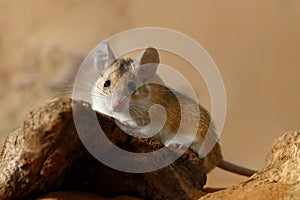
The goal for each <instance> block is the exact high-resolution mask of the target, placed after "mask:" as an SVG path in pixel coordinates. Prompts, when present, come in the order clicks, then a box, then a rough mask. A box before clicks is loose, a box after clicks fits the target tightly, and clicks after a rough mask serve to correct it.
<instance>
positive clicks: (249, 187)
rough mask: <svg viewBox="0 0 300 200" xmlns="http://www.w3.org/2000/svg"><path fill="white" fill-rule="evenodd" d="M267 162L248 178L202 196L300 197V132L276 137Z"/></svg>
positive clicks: (222, 197) (268, 199)
mask: <svg viewBox="0 0 300 200" xmlns="http://www.w3.org/2000/svg"><path fill="white" fill-rule="evenodd" d="M267 161H268V164H267V166H266V167H265V168H264V169H263V170H261V171H259V172H258V173H256V174H254V175H253V176H252V177H250V178H249V179H248V180H247V181H245V182H243V183H240V184H238V185H237V186H234V187H231V188H228V189H225V190H222V191H219V192H215V193H212V194H208V195H206V196H204V197H202V198H200V199H201V200H208V199H224V200H226V199H228V200H232V199H237V200H238V199H241V200H242V199H246V200H247V199H249V200H250V199H257V200H260V199H266V200H277V199H278V200H279V199H300V133H298V132H290V133H286V134H284V135H283V136H281V137H279V138H278V139H276V140H275V142H274V145H273V148H272V149H271V151H270V153H269V154H268V156H267Z"/></svg>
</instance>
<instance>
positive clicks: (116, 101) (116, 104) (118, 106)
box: [110, 96, 123, 112]
mask: <svg viewBox="0 0 300 200" xmlns="http://www.w3.org/2000/svg"><path fill="white" fill-rule="evenodd" d="M110 103H111V110H112V111H113V112H121V111H122V108H123V102H122V100H121V99H120V98H118V97H116V96H113V97H112V98H111V102H110Z"/></svg>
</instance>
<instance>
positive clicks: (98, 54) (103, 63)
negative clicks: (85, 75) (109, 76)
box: [94, 41, 116, 74]
mask: <svg viewBox="0 0 300 200" xmlns="http://www.w3.org/2000/svg"><path fill="white" fill-rule="evenodd" d="M115 60H116V58H115V56H114V53H113V51H112V50H111V48H110V46H109V43H108V42H107V41H104V42H102V43H101V44H100V45H98V46H97V47H96V49H95V52H94V69H95V70H96V71H97V72H99V73H100V74H102V73H103V72H104V71H105V70H106V69H107V68H108V67H109V66H110V64H111V63H113V62H114V61H115Z"/></svg>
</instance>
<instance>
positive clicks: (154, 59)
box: [133, 47, 159, 81]
mask: <svg viewBox="0 0 300 200" xmlns="http://www.w3.org/2000/svg"><path fill="white" fill-rule="evenodd" d="M158 64H159V54H158V51H157V50H156V49H155V48H153V47H148V48H147V49H145V50H144V51H143V53H142V54H141V55H140V57H139V58H138V59H136V60H135V61H134V63H133V66H134V68H135V71H136V75H137V77H138V78H140V79H141V80H142V81H147V80H149V79H150V78H152V77H153V76H154V75H155V73H156V70H157V66H158Z"/></svg>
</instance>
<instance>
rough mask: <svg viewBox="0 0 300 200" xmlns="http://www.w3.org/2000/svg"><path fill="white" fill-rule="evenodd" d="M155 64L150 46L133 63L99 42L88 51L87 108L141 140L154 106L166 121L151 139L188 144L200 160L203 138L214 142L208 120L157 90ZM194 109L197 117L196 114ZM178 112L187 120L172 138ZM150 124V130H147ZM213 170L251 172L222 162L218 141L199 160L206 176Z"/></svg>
mask: <svg viewBox="0 0 300 200" xmlns="http://www.w3.org/2000/svg"><path fill="white" fill-rule="evenodd" d="M159 62H160V58H159V53H158V51H157V50H156V49H155V48H153V47H148V48H146V49H145V50H144V51H143V52H142V54H141V55H140V56H139V57H138V58H137V59H136V60H133V59H131V58H127V59H125V58H115V56H114V53H113V51H112V49H111V47H110V45H109V43H108V42H106V41H105V42H103V43H101V44H100V45H99V46H98V47H96V49H95V52H94V67H95V69H96V70H97V71H98V73H99V78H98V80H97V81H96V82H95V84H94V86H93V89H92V92H91V100H92V108H93V110H95V111H97V112H100V113H103V114H106V115H109V116H112V117H114V118H115V119H117V120H118V121H119V122H121V123H122V124H124V125H128V126H129V127H130V128H132V129H136V128H139V129H138V130H139V132H140V133H141V134H143V135H145V136H149V135H150V136H151V134H152V132H153V129H155V123H151V119H150V116H149V110H150V108H151V106H153V105H156V104H159V105H161V106H162V107H163V108H164V109H165V115H166V119H167V120H166V121H165V124H164V125H163V127H162V128H161V130H160V131H159V133H157V134H155V135H154V136H153V137H154V138H156V139H158V140H160V141H161V142H162V143H163V144H164V145H165V146H170V145H179V146H185V145H190V146H189V148H190V149H191V150H193V151H194V152H196V153H197V154H198V155H199V156H201V155H200V148H201V144H202V142H203V141H204V138H205V136H206V134H211V136H212V137H215V138H216V140H217V137H216V133H214V131H211V130H213V129H209V125H210V121H211V116H210V114H209V112H208V111H207V110H206V109H205V108H204V107H203V106H201V105H199V104H198V103H196V102H195V101H193V100H192V99H191V98H189V97H187V96H185V95H184V94H181V93H180V92H177V91H174V90H170V89H169V88H167V87H166V86H164V85H163V81H162V80H161V79H160V77H159V76H158V75H157V74H156V72H157V68H158V64H159ZM153 82H155V83H153ZM156 83H161V84H156ZM178 98H179V99H178ZM126 106H127V109H126ZM197 110H199V111H200V112H196V111H197ZM128 111H129V112H128ZM182 112H183V113H188V115H189V119H188V120H187V124H186V126H184V131H183V132H182V133H181V136H180V137H174V136H175V135H176V134H177V131H178V127H179V124H180V120H181V114H182ZM199 113H200V116H199ZM154 114H155V112H154ZM160 115H161V113H158V114H157V115H156V116H155V118H156V119H157V120H158V121H161V120H162V119H160ZM150 123H151V124H152V127H149V126H147V125H149V124H150ZM195 123H196V124H198V126H197V130H196V135H190V133H191V132H193V130H189V129H190V128H189V127H193V125H194V124H195ZM140 127H145V128H140ZM209 130H210V131H209ZM174 138H175V139H174ZM216 166H217V167H219V168H222V169H224V170H227V171H230V172H233V173H236V174H240V175H244V176H251V175H252V174H253V173H255V171H254V170H250V169H247V168H244V167H240V166H237V165H235V164H232V163H230V162H227V161H225V160H223V157H222V154H221V148H220V144H219V143H218V142H216V144H215V145H214V147H213V148H212V150H211V151H210V152H209V153H208V154H207V155H206V156H205V157H204V169H205V172H206V173H208V172H209V171H211V170H212V169H213V168H215V167H216Z"/></svg>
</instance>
